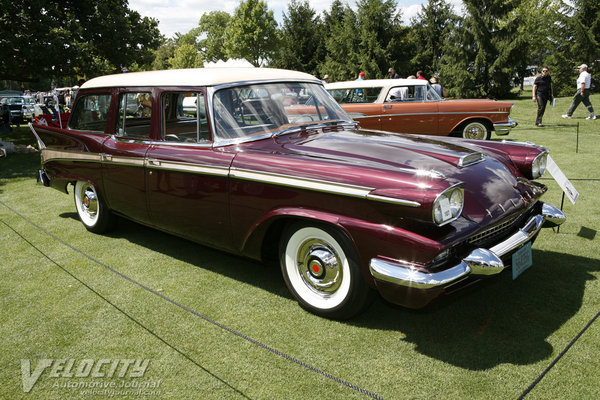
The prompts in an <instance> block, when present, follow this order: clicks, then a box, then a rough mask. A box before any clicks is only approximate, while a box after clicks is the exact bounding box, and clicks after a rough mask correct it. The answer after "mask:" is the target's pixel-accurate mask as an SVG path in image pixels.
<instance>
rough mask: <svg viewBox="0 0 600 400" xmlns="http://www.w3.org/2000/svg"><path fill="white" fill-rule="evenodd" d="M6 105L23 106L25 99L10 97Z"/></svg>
mask: <svg viewBox="0 0 600 400" xmlns="http://www.w3.org/2000/svg"><path fill="white" fill-rule="evenodd" d="M6 104H19V105H20V104H23V98H22V97H8V98H7V99H6Z"/></svg>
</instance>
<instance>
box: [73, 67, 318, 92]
mask: <svg viewBox="0 0 600 400" xmlns="http://www.w3.org/2000/svg"><path fill="white" fill-rule="evenodd" d="M265 80H274V81H289V80H292V81H299V80H301V81H313V82H317V83H320V82H321V81H320V80H318V79H317V78H315V77H314V76H312V75H309V74H306V73H304V72H297V71H288V70H284V69H272V68H189V69H169V70H162V71H145V72H127V73H120V74H114V75H105V76H100V77H97V78H93V79H90V80H89V81H87V82H85V83H84V84H83V85H81V89H91V88H106V87H158V86H215V85H222V84H227V83H239V82H252V81H265Z"/></svg>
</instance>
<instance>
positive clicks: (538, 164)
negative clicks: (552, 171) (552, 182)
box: [531, 152, 548, 179]
mask: <svg viewBox="0 0 600 400" xmlns="http://www.w3.org/2000/svg"><path fill="white" fill-rule="evenodd" d="M547 160H548V153H547V152H544V153H541V154H540V155H538V156H537V157H536V158H535V160H533V162H532V163H531V175H532V177H533V179H537V178H540V177H542V176H543V175H544V173H545V172H546V163H547Z"/></svg>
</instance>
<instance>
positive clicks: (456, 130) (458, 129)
mask: <svg viewBox="0 0 600 400" xmlns="http://www.w3.org/2000/svg"><path fill="white" fill-rule="evenodd" d="M471 122H480V123H482V124H483V125H485V127H486V128H487V129H488V131H489V132H490V134H491V133H492V132H493V131H494V123H493V122H492V120H490V119H489V118H486V117H483V116H476V117H473V116H471V117H468V118H465V119H464V120H462V121H461V122H459V123H458V124H457V125H456V126H455V127H454V129H453V130H452V136H457V137H461V136H462V131H463V129H464V128H465V126H467V125H468V124H470V123H471Z"/></svg>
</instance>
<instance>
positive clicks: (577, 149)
mask: <svg viewBox="0 0 600 400" xmlns="http://www.w3.org/2000/svg"><path fill="white" fill-rule="evenodd" d="M575 153H579V122H577V145H576V147H575Z"/></svg>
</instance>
